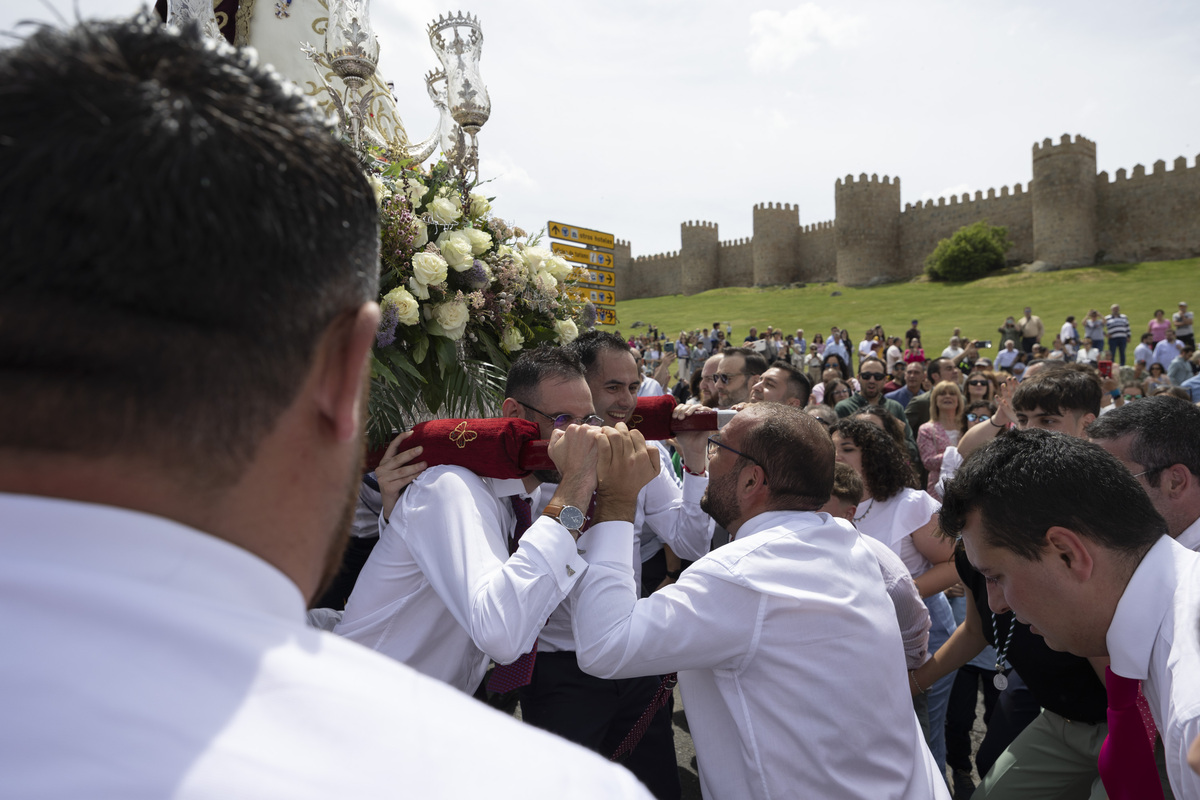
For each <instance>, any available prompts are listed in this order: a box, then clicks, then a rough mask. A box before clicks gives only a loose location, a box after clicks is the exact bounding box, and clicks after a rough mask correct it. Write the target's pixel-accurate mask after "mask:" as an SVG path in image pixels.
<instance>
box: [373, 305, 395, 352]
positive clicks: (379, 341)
mask: <svg viewBox="0 0 1200 800" xmlns="http://www.w3.org/2000/svg"><path fill="white" fill-rule="evenodd" d="M399 324H400V309H398V308H396V306H395V305H394V304H392V303H385V304H384V306H383V315H382V316H381V317H380V319H379V330H377V331H376V332H375V346H376V347H387V346H388V345H390V344H392V343H393V342H395V341H396V326H397V325H399Z"/></svg>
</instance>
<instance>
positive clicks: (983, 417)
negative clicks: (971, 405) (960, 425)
mask: <svg viewBox="0 0 1200 800" xmlns="http://www.w3.org/2000/svg"><path fill="white" fill-rule="evenodd" d="M989 419H991V416H990V415H988V414H967V422H987V421H988V420H989Z"/></svg>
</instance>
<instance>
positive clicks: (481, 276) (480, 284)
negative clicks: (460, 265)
mask: <svg viewBox="0 0 1200 800" xmlns="http://www.w3.org/2000/svg"><path fill="white" fill-rule="evenodd" d="M463 277H464V278H466V282H467V285H468V286H470V287H471V288H472V289H482V288H484V287H485V286H487V285H488V284H489V283H490V281H489V280H488V274H487V268H486V266H485V265H484V263H483V262H482V261H480V260H479V259H478V258H477V259H475V262H474V263H473V264H472V265H471V268H470V269H469V270H467V272H466V274H465V275H464V276H463Z"/></svg>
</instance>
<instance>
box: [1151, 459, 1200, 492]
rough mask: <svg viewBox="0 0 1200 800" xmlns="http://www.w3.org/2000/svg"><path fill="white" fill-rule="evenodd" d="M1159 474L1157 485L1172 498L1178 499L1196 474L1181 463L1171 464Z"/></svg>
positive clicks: (1191, 483) (1193, 480)
mask: <svg viewBox="0 0 1200 800" xmlns="http://www.w3.org/2000/svg"><path fill="white" fill-rule="evenodd" d="M1159 476H1160V477H1159V479H1158V481H1159V483H1158V485H1159V487H1160V488H1161V489H1162V490H1163V491H1165V492H1166V494H1167V497H1168V498H1170V499H1172V500H1178V499H1179V498H1180V497H1182V496H1183V495H1184V494H1186V493H1187V490H1188V489H1189V488H1190V487H1191V486H1192V485H1193V484H1194V483H1195V482H1196V476H1195V475H1193V474H1192V471H1191V470H1189V469H1188V468H1187V467H1186V466H1184V465H1183V464H1172V465H1171V466H1169V467H1167V468H1166V469H1164V470H1163V471H1162V472H1160V473H1159Z"/></svg>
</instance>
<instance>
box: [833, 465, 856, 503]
mask: <svg viewBox="0 0 1200 800" xmlns="http://www.w3.org/2000/svg"><path fill="white" fill-rule="evenodd" d="M863 491H864V489H863V480H862V477H861V476H860V475H859V474H858V473H857V472H855V471H854V467H852V466H850V465H849V464H843V463H842V462H840V461H839V462H837V463H836V464H834V465H833V491H831V492H830V494H831V495H833V496H834V497H836V498H837V499H839V500H841V501H843V502H846V503H849V504H850V505H852V506H856V505H858V504H859V503H861V502H862V498H863Z"/></svg>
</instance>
